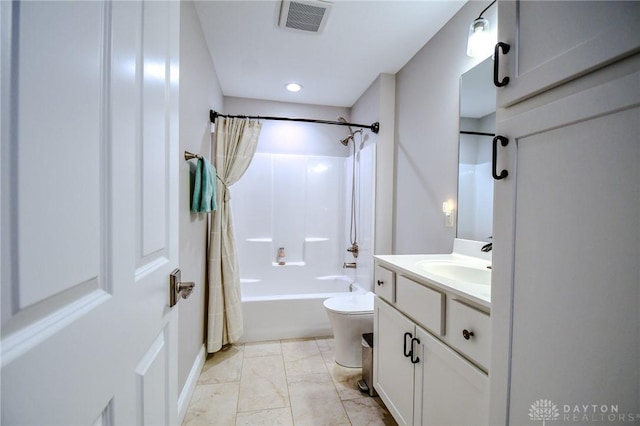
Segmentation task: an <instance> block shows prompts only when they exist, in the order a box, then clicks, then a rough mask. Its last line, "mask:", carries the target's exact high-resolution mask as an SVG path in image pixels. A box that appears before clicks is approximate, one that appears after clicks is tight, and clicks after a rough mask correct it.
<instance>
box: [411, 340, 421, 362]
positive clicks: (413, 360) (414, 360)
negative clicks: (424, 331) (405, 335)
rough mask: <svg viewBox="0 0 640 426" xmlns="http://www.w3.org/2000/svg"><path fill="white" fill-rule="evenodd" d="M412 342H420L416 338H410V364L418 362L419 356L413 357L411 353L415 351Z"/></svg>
mask: <svg viewBox="0 0 640 426" xmlns="http://www.w3.org/2000/svg"><path fill="white" fill-rule="evenodd" d="M414 343H417V344H420V339H417V338H415V337H414V338H413V339H411V353H410V354H411V363H412V364H417V363H419V362H420V357H415V358H414V357H413V354H414V353H415V351H414V350H413V344H414Z"/></svg>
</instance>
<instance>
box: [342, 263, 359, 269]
mask: <svg viewBox="0 0 640 426" xmlns="http://www.w3.org/2000/svg"><path fill="white" fill-rule="evenodd" d="M342 267H343V268H345V269H346V268H351V269H355V268H357V265H356V262H350V263H348V262H345V263H344V264H342Z"/></svg>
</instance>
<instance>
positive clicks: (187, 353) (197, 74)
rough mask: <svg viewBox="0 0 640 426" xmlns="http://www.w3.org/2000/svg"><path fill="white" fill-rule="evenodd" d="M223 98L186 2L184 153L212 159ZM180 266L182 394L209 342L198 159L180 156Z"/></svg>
mask: <svg viewBox="0 0 640 426" xmlns="http://www.w3.org/2000/svg"><path fill="white" fill-rule="evenodd" d="M222 106H223V97H222V92H221V89H220V84H219V83H218V78H217V76H216V71H215V69H214V67H213V63H212V61H211V58H210V56H209V51H208V49H207V47H206V45H205V41H204V35H203V33H202V28H201V26H200V21H199V20H198V17H197V16H196V12H195V8H194V5H193V2H192V1H190V0H183V1H182V2H181V4H180V153H181V154H182V152H183V151H185V150H187V151H191V152H195V153H200V154H203V155H205V156H207V157H209V154H210V149H211V133H210V130H209V129H210V128H209V109H216V108H217V109H221V108H222ZM179 161H180V166H179V167H180V196H179V200H180V247H179V248H180V269H181V270H182V279H183V281H194V282H195V283H196V287H195V289H194V291H193V293H192V294H191V297H189V299H186V300H180V302H179V303H178V305H177V308H178V309H179V314H178V328H179V332H178V333H179V338H178V347H179V349H178V351H179V352H178V393H179V394H180V392H181V390H182V389H183V387H184V386H185V382H186V381H187V377H188V375H189V372H190V369H191V367H192V366H193V364H194V361H195V360H196V357H197V356H198V352H199V351H200V349H201V347H202V345H203V342H204V317H205V314H204V309H205V288H204V286H205V267H206V239H207V235H206V232H207V217H206V215H205V214H196V213H191V211H190V208H189V207H190V200H191V188H192V187H193V183H192V182H191V180H192V179H193V177H192V175H193V173H192V171H193V169H194V168H195V164H196V162H195V160H192V161H189V162H186V161H184V159H183V157H182V156H180V159H179Z"/></svg>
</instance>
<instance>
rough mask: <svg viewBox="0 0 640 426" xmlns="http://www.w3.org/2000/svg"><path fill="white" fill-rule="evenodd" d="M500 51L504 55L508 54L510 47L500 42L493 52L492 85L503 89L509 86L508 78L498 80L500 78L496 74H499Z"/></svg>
mask: <svg viewBox="0 0 640 426" xmlns="http://www.w3.org/2000/svg"><path fill="white" fill-rule="evenodd" d="M500 49H502V52H503V53H504V54H505V55H506V54H507V53H509V49H511V45H509V44H507V43H503V42H501V41H500V42H498V43H497V44H496V47H495V48H494V50H493V57H494V60H493V84H495V86H496V87H504V86H506V85H507V84H509V77H508V76H505V78H503V79H502V80H499V78H500V77H499V76H498V73H499V72H500Z"/></svg>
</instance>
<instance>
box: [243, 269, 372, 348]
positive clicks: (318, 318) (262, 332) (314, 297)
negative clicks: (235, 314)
mask: <svg viewBox="0 0 640 426" xmlns="http://www.w3.org/2000/svg"><path fill="white" fill-rule="evenodd" d="M305 281H307V282H301V281H298V280H296V281H294V280H288V281H287V280H281V281H278V282H273V283H272V282H265V281H262V280H250V279H243V280H241V286H242V310H243V320H244V335H243V337H242V339H241V341H242V342H259V341H265V340H279V339H295V338H303V337H319V336H331V335H332V334H333V333H332V331H331V324H330V323H329V317H328V316H327V313H326V311H325V309H324V305H323V304H322V303H323V302H324V300H325V299H327V298H329V297H333V296H337V295H345V294H346V293H348V292H349V291H351V290H353V291H357V292H360V291H362V292H364V290H362V289H361V288H360V287H359V286H357V285H356V284H353V283H352V281H351V280H350V279H349V278H348V277H346V276H339V275H335V276H329V277H318V278H311V279H306V280H305Z"/></svg>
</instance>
